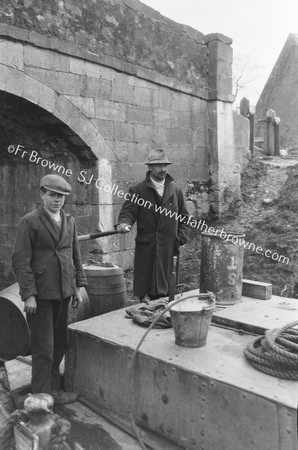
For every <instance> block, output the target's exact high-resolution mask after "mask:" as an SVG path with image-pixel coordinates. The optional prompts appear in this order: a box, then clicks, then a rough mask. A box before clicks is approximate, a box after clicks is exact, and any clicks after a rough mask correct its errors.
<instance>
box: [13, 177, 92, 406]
mask: <svg viewBox="0 0 298 450" xmlns="http://www.w3.org/2000/svg"><path fill="white" fill-rule="evenodd" d="M70 192H71V186H70V185H69V184H68V183H67V181H66V180H65V179H64V178H62V177H61V176H59V175H55V174H51V175H46V176H44V177H43V178H42V179H41V180H40V196H41V199H42V206H40V207H39V208H38V209H36V210H35V211H32V212H30V213H28V214H26V215H25V216H24V217H23V218H22V219H21V221H20V223H19V225H18V230H17V236H16V240H15V245H14V249H13V254H12V267H13V270H14V272H15V274H16V277H17V280H18V283H19V287H20V295H21V299H22V300H23V301H24V311H25V312H26V316H27V322H28V326H29V329H30V333H31V351H32V380H31V389H32V393H33V394H36V393H42V392H43V393H47V394H51V395H52V396H53V398H54V401H55V402H56V403H71V402H73V401H75V400H76V398H77V395H76V394H75V393H70V392H64V391H63V390H61V389H60V387H61V385H60V382H61V380H60V372H59V366H60V363H61V361H62V359H63V356H64V354H65V352H66V349H67V346H68V328H67V319H68V308H69V303H70V302H71V304H72V306H73V307H78V305H79V303H80V302H81V301H82V298H81V295H80V289H79V288H80V286H85V285H87V280H86V277H85V274H84V271H83V268H82V262H81V255H80V249H79V244H78V240H77V234H76V226H75V221H74V218H73V217H72V216H71V215H70V214H66V213H65V212H64V211H63V209H62V207H63V205H64V201H65V196H67V195H69V194H70Z"/></svg>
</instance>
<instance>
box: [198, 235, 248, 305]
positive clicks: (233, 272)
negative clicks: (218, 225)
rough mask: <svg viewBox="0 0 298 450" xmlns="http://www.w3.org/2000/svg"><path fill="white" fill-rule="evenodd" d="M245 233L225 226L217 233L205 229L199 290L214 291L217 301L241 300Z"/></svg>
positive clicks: (232, 302)
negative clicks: (225, 229)
mask: <svg viewBox="0 0 298 450" xmlns="http://www.w3.org/2000/svg"><path fill="white" fill-rule="evenodd" d="M224 233H225V234H224ZM225 235H226V237H225ZM224 237H225V238H224ZM244 237H245V235H244V234H240V233H233V232H231V233H228V232H227V231H226V232H224V231H223V230H222V233H221V234H217V235H216V234H211V233H208V232H203V233H202V256H201V273H200V292H202V293H204V292H208V291H209V292H213V293H214V295H215V298H216V304H218V305H233V304H234V303H237V302H239V301H240V300H241V294H242V269H243V254H244V246H243V245H241V242H242V243H243V242H244Z"/></svg>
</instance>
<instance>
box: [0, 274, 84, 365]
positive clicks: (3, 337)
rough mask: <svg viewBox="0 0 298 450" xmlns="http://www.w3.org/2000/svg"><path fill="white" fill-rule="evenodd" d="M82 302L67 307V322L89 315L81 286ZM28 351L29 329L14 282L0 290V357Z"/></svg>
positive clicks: (4, 358)
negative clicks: (72, 306)
mask: <svg viewBox="0 0 298 450" xmlns="http://www.w3.org/2000/svg"><path fill="white" fill-rule="evenodd" d="M81 295H82V298H83V303H82V305H81V306H80V308H77V309H75V310H74V309H73V308H71V306H70V308H69V320H68V323H73V322H78V321H80V320H84V319H88V318H89V317H90V305H89V298H88V294H87V292H86V290H85V289H84V288H81ZM29 352H30V331H29V327H28V324H27V320H26V314H25V313H24V302H23V301H22V300H21V297H20V295H19V284H18V283H14V284H13V285H11V286H9V287H8V288H6V289H4V290H3V291H1V292H0V359H2V360H5V361H9V360H11V359H14V358H16V357H17V356H24V355H26V354H29Z"/></svg>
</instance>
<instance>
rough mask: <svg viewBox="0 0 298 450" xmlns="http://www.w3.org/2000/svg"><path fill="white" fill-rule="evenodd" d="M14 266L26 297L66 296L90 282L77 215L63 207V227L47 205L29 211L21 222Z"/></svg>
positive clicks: (59, 297) (44, 298)
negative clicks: (46, 209)
mask: <svg viewBox="0 0 298 450" xmlns="http://www.w3.org/2000/svg"><path fill="white" fill-rule="evenodd" d="M12 267H13V270H14V272H15V274H16V277H17V280H18V282H19V286H20V295H21V298H22V300H26V298H27V297H29V296H30V295H36V296H37V299H43V300H62V299H63V298H67V297H70V296H72V295H74V294H75V287H76V286H78V287H80V286H85V285H87V280H86V277H85V274H84V271H83V267H82V261H81V256H80V249H79V244H78V240H77V234H76V227H75V221H74V218H73V217H72V216H71V215H70V214H66V213H65V212H64V211H63V210H62V226H61V229H60V228H59V227H58V225H56V224H55V223H54V222H53V221H52V219H51V218H50V217H49V215H48V214H47V212H46V211H45V209H44V208H43V207H42V206H41V207H40V208H39V209H37V210H35V211H33V212H31V213H29V214H26V215H25V216H24V217H23V218H22V219H21V221H20V223H19V225H18V231H17V236H16V241H15V245H14V249H13V254H12Z"/></svg>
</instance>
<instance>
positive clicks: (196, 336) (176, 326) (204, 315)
mask: <svg viewBox="0 0 298 450" xmlns="http://www.w3.org/2000/svg"><path fill="white" fill-rule="evenodd" d="M171 303H174V302H171ZM171 303H169V306H171ZM214 307H215V298H214V296H213V295H212V293H207V294H197V295H194V296H190V297H185V298H184V299H183V300H182V301H181V302H179V303H177V304H175V305H173V306H172V307H171V309H170V314H171V320H172V325H173V330H174V333H175V342H176V344H177V345H181V346H182V347H190V348H196V347H203V346H204V345H206V341H207V335H208V331H209V327H210V323H211V319H212V313H213V311H214Z"/></svg>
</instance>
